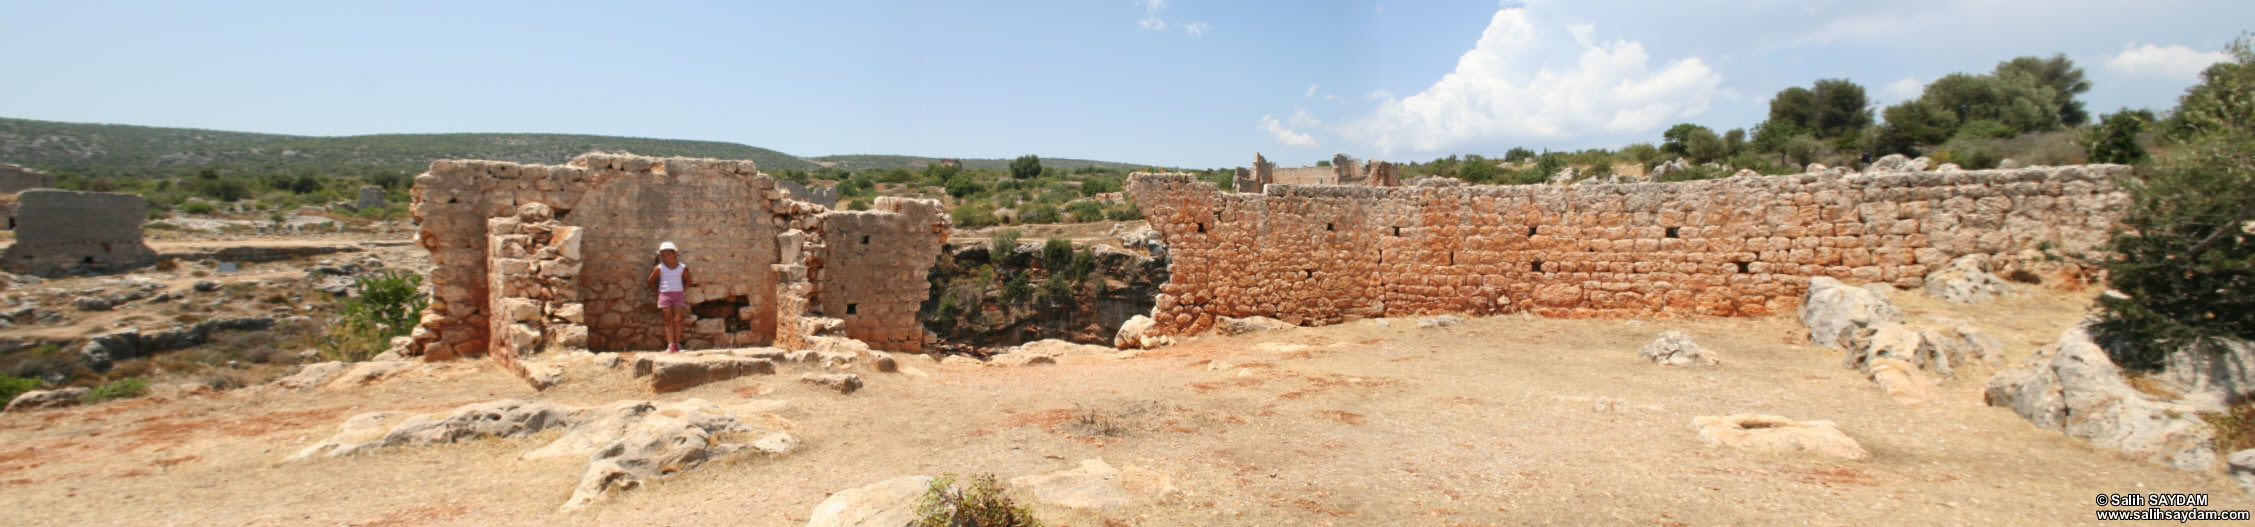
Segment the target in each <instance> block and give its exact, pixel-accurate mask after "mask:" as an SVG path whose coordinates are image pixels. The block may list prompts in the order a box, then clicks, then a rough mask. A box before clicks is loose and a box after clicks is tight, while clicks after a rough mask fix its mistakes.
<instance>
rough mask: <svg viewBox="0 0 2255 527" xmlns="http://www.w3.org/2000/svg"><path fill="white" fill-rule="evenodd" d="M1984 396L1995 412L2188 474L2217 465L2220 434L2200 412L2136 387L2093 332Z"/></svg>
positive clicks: (2066, 339) (2074, 334)
mask: <svg viewBox="0 0 2255 527" xmlns="http://www.w3.org/2000/svg"><path fill="white" fill-rule="evenodd" d="M1984 395H1985V400H1986V401H1987V403H1988V405H1989V406H1998V407H2006V408H2011V409H2012V411H2013V413H2017V414H2020V417H2021V418H2023V419H2027V420H2028V422H2030V423H2034V424H2035V425H2036V426H2037V427H2038V428H2043V429H2046V430H2053V431H2058V432H2060V433H2064V434H2066V435H2067V436H2068V437H2073V438H2076V439H2081V440H2085V441H2089V442H2090V443H2091V444H2092V445H2094V446H2098V447H2100V448H2107V449H2113V450H2120V451H2123V452H2127V453H2130V454H2132V455H2136V456H2141V457H2144V458H2146V459H2149V460H2152V461H2156V462H2160V463H2165V464H2168V465H2169V466H2172V467H2176V468H2177V469H2180V470H2193V471H2200V470H2208V469H2209V468H2211V467H2213V466H2214V465H2215V463H2216V461H2217V460H2216V453H2215V439H2214V435H2215V431H2214V430H2213V429H2212V428H2210V427H2209V426H2208V424H2207V423H2206V422H2205V421H2202V420H2201V418H2200V417H2199V415H2198V413H2197V412H2198V409H2197V408H2194V407H2192V406H2188V405H2184V404H2178V403H2174V402H2168V401H2160V400H2156V399H2155V398H2154V397H2152V396H2150V395H2146V394H2145V393H2142V392H2139V391H2137V390H2136V389H2133V388H2131V387H2130V385H2129V383H2128V381H2126V380H2125V379H2124V378H2123V377H2122V370H2121V368H2120V367H2117V366H2115V365H2114V361H2113V360H2112V359H2111V358H2108V357H2107V355H2106V351H2105V350H2104V349H2102V348H2100V347H2099V346H2098V344H2097V342H2096V341H2094V340H2093V339H2092V338H2091V336H2090V333H2089V332H2088V329H2087V327H2083V326H2079V327H2075V328H2073V329H2069V330H2067V331H2066V332H2065V333H2062V334H2061V335H2060V336H2059V343H2057V344H2053V345H2050V346H2045V347H2044V349H2043V350H2041V351H2038V352H2037V353H2036V354H2035V355H2034V356H2031V357H2029V358H2028V360H2027V362H2025V363H2023V364H2022V365H2021V366H2019V367H2016V368H2013V369H2009V370H2005V371H2000V372H1997V373H1996V375H1994V376H1991V377H1990V378H1989V386H1988V390H1987V392H1986V393H1985V394H1984Z"/></svg>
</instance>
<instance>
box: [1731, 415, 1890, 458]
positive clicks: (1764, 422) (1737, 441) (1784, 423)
mask: <svg viewBox="0 0 2255 527" xmlns="http://www.w3.org/2000/svg"><path fill="white" fill-rule="evenodd" d="M1691 427H1692V428H1696V429H1698V430H1699V440H1700V441H1703V442H1706V443H1707V446H1721V447H1729V448H1736V449H1742V450H1761V451H1771V452H1788V453H1792V452H1801V453H1808V454H1814V455H1818V456H1823V457H1830V458H1838V459H1850V460H1860V459H1868V458H1870V457H1871V453H1870V452H1866V451H1864V449H1863V445H1861V444H1857V443H1856V440H1855V439H1851V438H1849V437H1848V435H1847V434H1843V433H1841V432H1840V427H1839V426H1837V425H1834V424H1832V422H1831V421H1795V420H1792V419H1787V418H1784V417H1779V416H1775V415H1754V414H1734V415H1723V416H1713V415H1710V416H1700V417H1695V418H1692V420H1691Z"/></svg>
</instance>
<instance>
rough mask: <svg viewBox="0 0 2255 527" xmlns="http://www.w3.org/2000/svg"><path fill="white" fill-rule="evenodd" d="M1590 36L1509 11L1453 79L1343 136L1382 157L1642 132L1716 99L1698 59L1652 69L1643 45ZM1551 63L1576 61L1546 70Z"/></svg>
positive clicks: (1714, 81)
mask: <svg viewBox="0 0 2255 527" xmlns="http://www.w3.org/2000/svg"><path fill="white" fill-rule="evenodd" d="M1595 33H1596V28H1595V27H1594V26H1588V25H1575V26H1569V27H1567V28H1565V31H1558V30H1556V29H1552V30H1550V31H1543V30H1541V29H1538V28H1537V27H1536V25H1535V24H1534V22H1533V20H1532V19H1531V18H1530V17H1529V16H1528V10H1527V8H1525V7H1506V8H1504V9H1502V10H1499V11H1497V12H1496V14H1495V16H1494V18H1492V19H1491V20H1490V21H1489V22H1488V27H1487V29H1486V30H1485V31H1483V32H1482V33H1481V34H1480V39H1479V41H1478V42H1477V43H1476V44H1474V45H1473V47H1472V50H1471V51H1467V52H1465V53H1464V55H1463V56H1462V57H1460V58H1458V59H1457V63H1456V70H1455V71H1453V72H1450V73H1448V74H1447V75H1444V76H1442V77H1441V79H1440V80H1439V81H1437V82H1435V83H1433V85H1432V86H1431V87H1428V88H1426V89H1425V90H1424V91H1422V92H1419V93H1417V94H1416V95H1411V96H1409V97H1407V98H1401V99H1395V98H1393V97H1390V96H1388V97H1385V98H1384V99H1382V100H1381V102H1379V104H1378V107H1377V108H1376V109H1375V110H1373V111H1372V112H1371V114H1370V115H1369V116H1367V117H1365V118H1363V119H1361V120H1359V121H1356V122H1353V123H1350V124H1348V125H1347V126H1344V127H1342V128H1341V129H1340V131H1341V133H1343V134H1345V135H1346V136H1347V137H1348V138H1349V139H1353V140H1355V141H1357V142H1363V143H1368V144H1370V145H1371V146H1372V147H1375V148H1376V149H1378V150H1379V151H1380V153H1381V154H1392V153H1395V152H1403V151H1409V152H1441V151H1447V150H1451V149H1458V148H1465V147H1471V146H1474V145H1477V146H1480V147H1492V146H1494V145H1496V144H1506V143H1512V142H1557V141H1561V140H1572V139H1577V138H1588V137H1592V136H1605V135H1615V136H1617V135H1628V134H1640V133H1646V132H1650V131H1652V130H1654V129H1657V128H1658V127H1660V126H1662V125H1665V124H1667V123H1670V122H1676V121H1681V120H1686V119H1688V118H1690V117H1693V116H1697V115H1700V114H1702V113H1705V112H1706V111H1707V108H1708V106H1709V104H1710V103H1711V102H1712V101H1713V100H1714V99H1715V98H1717V97H1719V96H1721V94H1722V93H1723V90H1722V87H1721V86H1722V76H1721V75H1720V74H1718V73H1716V72H1715V71H1714V70H1713V69H1712V68H1709V67H1708V66H1707V64H1706V63H1705V62H1703V61H1701V60H1700V59H1698V58H1696V57H1693V58H1684V59H1680V60H1676V61H1674V62H1667V63H1664V64H1657V65H1656V64H1653V61H1652V59H1651V58H1650V57H1648V56H1647V55H1646V54H1645V51H1644V45H1643V44H1641V43H1639V42H1635V41H1624V40H1614V41H1610V42H1599V41H1597V40H1596V39H1594V38H1592V37H1593V36H1594V34H1595ZM1561 37H1563V38H1561ZM1584 41H1586V42H1584ZM1576 51H1578V52H1579V55H1578V56H1577V55H1574V52H1576ZM1557 56H1574V57H1575V59H1574V60H1573V61H1572V62H1571V63H1567V64H1546V63H1544V62H1543V59H1544V58H1545V57H1557Z"/></svg>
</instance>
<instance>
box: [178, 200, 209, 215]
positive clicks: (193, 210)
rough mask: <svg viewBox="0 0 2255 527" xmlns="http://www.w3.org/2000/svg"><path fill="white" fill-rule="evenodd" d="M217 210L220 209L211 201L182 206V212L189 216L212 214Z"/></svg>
mask: <svg viewBox="0 0 2255 527" xmlns="http://www.w3.org/2000/svg"><path fill="white" fill-rule="evenodd" d="M217 208H218V207H216V206H213V205H212V204H211V202H209V201H190V202H188V203H187V204H184V205H181V206H180V212H185V213H189V214H211V211H212V210H213V209H217Z"/></svg>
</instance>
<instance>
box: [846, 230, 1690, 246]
mask: <svg viewBox="0 0 2255 527" xmlns="http://www.w3.org/2000/svg"><path fill="white" fill-rule="evenodd" d="M1676 229H1677V227H1669V228H1668V237H1669V238H1674V237H1676ZM862 243H868V241H866V240H864V241H863V242H862Z"/></svg>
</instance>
